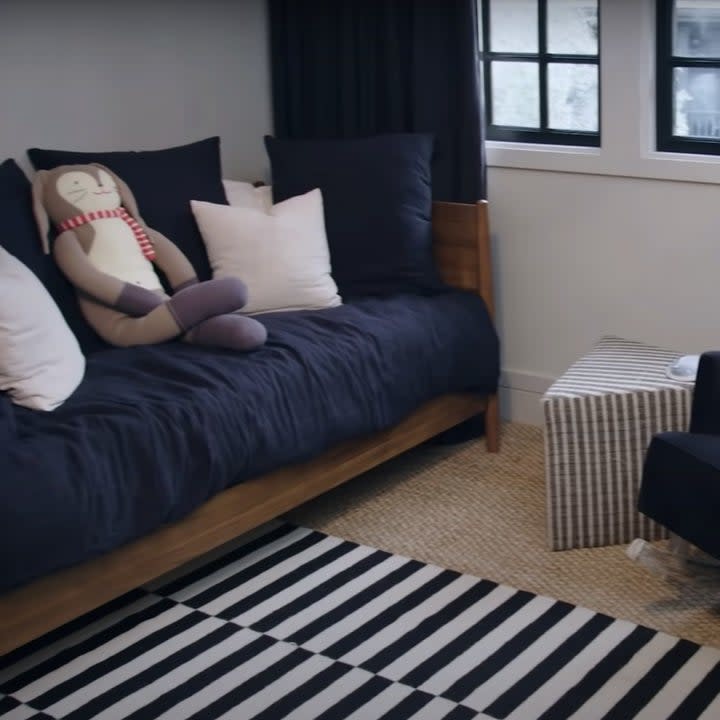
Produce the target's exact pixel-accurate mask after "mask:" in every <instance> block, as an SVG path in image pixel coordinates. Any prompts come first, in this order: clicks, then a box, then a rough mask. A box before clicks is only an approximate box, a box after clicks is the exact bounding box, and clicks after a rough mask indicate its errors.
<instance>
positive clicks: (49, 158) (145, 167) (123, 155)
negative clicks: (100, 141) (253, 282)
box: [27, 137, 227, 280]
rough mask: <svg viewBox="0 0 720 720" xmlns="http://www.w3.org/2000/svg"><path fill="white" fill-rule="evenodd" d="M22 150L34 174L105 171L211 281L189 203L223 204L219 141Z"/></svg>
mask: <svg viewBox="0 0 720 720" xmlns="http://www.w3.org/2000/svg"><path fill="white" fill-rule="evenodd" d="M27 152H28V156H29V157H30V160H31V162H32V164H33V165H34V166H35V169H36V170H50V169H52V168H54V167H57V166H58V165H72V164H84V163H92V162H96V163H101V164H102V165H105V166H106V167H109V168H110V169H111V170H112V171H114V172H115V173H116V174H117V175H118V176H119V177H120V178H122V179H123V180H124V181H125V182H126V183H127V184H128V186H129V187H130V190H132V193H133V195H134V196H135V199H136V200H137V203H138V207H139V209H140V213H141V214H142V216H143V219H144V220H145V222H146V223H147V224H148V225H149V226H150V227H151V228H153V229H154V230H157V231H158V232H161V233H162V234H163V235H166V236H167V237H168V238H169V239H170V240H172V241H173V242H174V243H175V244H176V245H177V246H178V247H179V248H180V249H181V250H182V251H183V252H184V253H185V255H186V256H187V258H188V260H189V261H190V262H191V263H192V264H193V267H194V268H195V272H197V275H198V277H199V278H200V279H201V280H209V279H210V278H211V277H212V271H211V269H210V263H209V261H208V256H207V252H206V251H205V245H204V243H203V239H202V236H201V235H200V231H199V230H198V226H197V223H196V222H195V218H194V217H193V214H192V210H191V208H190V201H191V200H205V201H207V202H211V203H220V204H223V205H226V204H227V198H226V197H225V189H224V188H223V184H222V168H221V164H220V138H219V137H211V138H207V139H205V140H200V141H198V142H194V143H191V144H189V145H181V146H179V147H172V148H166V149H164V150H142V151H127V152H79V151H78V152H74V151H64V150H40V149H38V148H31V149H30V150H28V151H27Z"/></svg>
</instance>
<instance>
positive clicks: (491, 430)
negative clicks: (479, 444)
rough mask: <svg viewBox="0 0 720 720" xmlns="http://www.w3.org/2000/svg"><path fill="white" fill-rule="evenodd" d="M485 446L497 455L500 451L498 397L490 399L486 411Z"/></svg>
mask: <svg viewBox="0 0 720 720" xmlns="http://www.w3.org/2000/svg"><path fill="white" fill-rule="evenodd" d="M485 444H486V446H487V451H488V452H491V453H496V452H498V451H499V450H500V408H499V406H498V396H497V395H491V396H490V397H489V398H488V405H487V410H486V411H485Z"/></svg>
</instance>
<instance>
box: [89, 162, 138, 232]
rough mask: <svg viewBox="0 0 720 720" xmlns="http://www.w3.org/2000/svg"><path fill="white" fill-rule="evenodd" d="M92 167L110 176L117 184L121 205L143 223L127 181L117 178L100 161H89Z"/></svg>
mask: <svg viewBox="0 0 720 720" xmlns="http://www.w3.org/2000/svg"><path fill="white" fill-rule="evenodd" d="M91 164H92V166H93V167H96V168H99V169H100V170H104V171H105V172H106V173H107V174H108V175H110V177H111V178H112V179H113V180H114V181H115V184H116V185H117V189H118V194H119V195H120V200H121V201H122V204H123V207H124V208H125V209H126V210H127V211H128V212H129V213H130V214H131V215H132V216H133V217H134V218H135V219H136V220H137V221H138V222H140V223H142V224H143V225H144V224H145V221H144V220H143V219H142V217H141V216H140V210H139V209H138V206H137V201H136V200H135V196H134V195H133V194H132V190H130V188H129V187H128V185H127V183H126V182H125V181H124V180H122V179H121V178H119V177H118V176H117V175H116V174H115V173H114V172H113V171H112V170H111V169H110V168H109V167H106V166H105V165H101V164H100V163H91Z"/></svg>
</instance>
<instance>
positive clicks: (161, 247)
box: [146, 228, 198, 291]
mask: <svg viewBox="0 0 720 720" xmlns="http://www.w3.org/2000/svg"><path fill="white" fill-rule="evenodd" d="M146 230H147V234H148V237H149V238H150V242H151V243H152V245H153V248H154V250H155V260H154V262H155V265H157V266H158V267H159V268H160V270H162V271H163V273H164V274H165V277H166V278H167V280H168V282H169V283H170V287H171V288H172V289H173V290H175V291H177V290H182V289H183V288H184V287H187V286H188V285H194V284H195V283H197V281H198V278H197V275H196V273H195V269H194V268H193V266H192V265H191V264H190V261H189V260H188V259H187V258H186V257H185V255H184V254H183V253H182V251H181V250H180V248H179V247H178V246H177V245H176V244H175V243H174V242H171V241H170V240H168V239H167V238H166V237H165V236H164V235H163V234H162V233H159V232H158V231H157V230H152V229H151V228H146Z"/></svg>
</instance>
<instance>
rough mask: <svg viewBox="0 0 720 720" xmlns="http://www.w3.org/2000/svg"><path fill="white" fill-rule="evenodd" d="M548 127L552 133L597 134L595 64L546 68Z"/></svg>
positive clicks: (558, 64) (573, 64)
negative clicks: (583, 132) (575, 132)
mask: <svg viewBox="0 0 720 720" xmlns="http://www.w3.org/2000/svg"><path fill="white" fill-rule="evenodd" d="M548 124H549V126H550V127H551V128H553V129H554V130H585V131H588V132H597V130H598V69H597V65H581V64H577V63H550V64H549V65H548Z"/></svg>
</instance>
